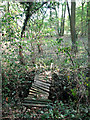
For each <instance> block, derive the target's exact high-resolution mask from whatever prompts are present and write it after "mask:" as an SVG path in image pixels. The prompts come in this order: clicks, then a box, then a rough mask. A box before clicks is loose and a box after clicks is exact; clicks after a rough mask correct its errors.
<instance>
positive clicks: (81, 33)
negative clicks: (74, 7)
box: [81, 3, 84, 36]
mask: <svg viewBox="0 0 90 120" xmlns="http://www.w3.org/2000/svg"><path fill="white" fill-rule="evenodd" d="M83 6H84V3H82V14H81V36H83Z"/></svg>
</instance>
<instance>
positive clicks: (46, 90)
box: [33, 85, 49, 92]
mask: <svg viewBox="0 0 90 120" xmlns="http://www.w3.org/2000/svg"><path fill="white" fill-rule="evenodd" d="M33 87H36V88H38V89H41V90H43V91H45V92H49V90H48V89H45V88H43V87H41V86H36V85H33Z"/></svg>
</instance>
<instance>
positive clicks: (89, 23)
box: [87, 1, 90, 98]
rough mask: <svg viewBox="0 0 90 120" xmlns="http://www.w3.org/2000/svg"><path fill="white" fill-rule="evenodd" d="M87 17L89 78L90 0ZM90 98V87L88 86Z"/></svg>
mask: <svg viewBox="0 0 90 120" xmlns="http://www.w3.org/2000/svg"><path fill="white" fill-rule="evenodd" d="M87 18H88V75H87V76H88V77H89V79H88V80H90V1H89V2H87ZM88 91H89V98H90V87H88Z"/></svg>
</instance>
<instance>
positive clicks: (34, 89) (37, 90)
mask: <svg viewBox="0 0 90 120" xmlns="http://www.w3.org/2000/svg"><path fill="white" fill-rule="evenodd" d="M30 90H33V91H36V92H37V93H42V94H47V95H49V94H48V93H47V92H45V91H43V90H40V89H36V88H34V87H31V88H30Z"/></svg>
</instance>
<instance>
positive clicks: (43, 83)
mask: <svg viewBox="0 0 90 120" xmlns="http://www.w3.org/2000/svg"><path fill="white" fill-rule="evenodd" d="M34 83H35V84H36V83H40V84H42V85H45V86H47V87H50V86H51V84H49V83H46V82H43V81H35V82H34Z"/></svg>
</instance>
